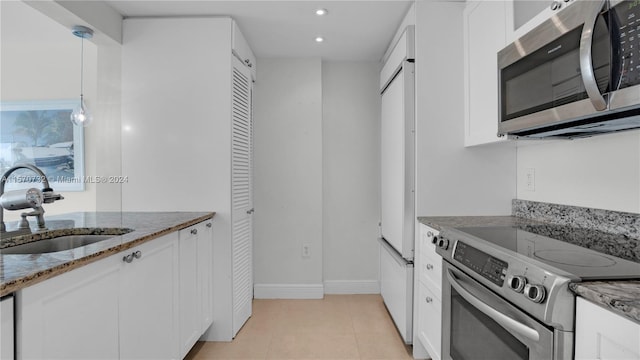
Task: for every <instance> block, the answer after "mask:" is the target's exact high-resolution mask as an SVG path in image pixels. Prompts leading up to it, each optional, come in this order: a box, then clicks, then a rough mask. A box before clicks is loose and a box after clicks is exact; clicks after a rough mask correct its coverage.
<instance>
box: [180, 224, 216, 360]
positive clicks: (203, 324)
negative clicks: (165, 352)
mask: <svg viewBox="0 0 640 360" xmlns="http://www.w3.org/2000/svg"><path fill="white" fill-rule="evenodd" d="M211 228H212V222H211V221H206V222H203V223H200V224H196V225H193V226H191V227H188V228H186V229H183V230H180V301H179V304H180V309H179V311H178V313H179V317H180V322H179V323H180V358H184V357H185V356H186V355H187V353H188V352H189V350H190V349H191V348H192V347H193V345H194V344H195V343H196V341H198V339H199V338H200V336H201V335H202V334H203V333H204V332H205V331H206V330H207V329H208V328H209V326H210V325H211V322H212V304H213V303H212V292H211V290H212V286H213V284H212V275H211V269H212V265H213V263H212V259H211V258H212V246H213V244H212V241H213V238H212V231H211Z"/></svg>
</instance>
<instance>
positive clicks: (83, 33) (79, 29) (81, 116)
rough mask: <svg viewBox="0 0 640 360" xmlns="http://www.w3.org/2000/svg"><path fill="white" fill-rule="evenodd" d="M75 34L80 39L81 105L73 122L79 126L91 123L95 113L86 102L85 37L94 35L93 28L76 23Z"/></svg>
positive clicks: (76, 110) (73, 29)
mask: <svg viewBox="0 0 640 360" xmlns="http://www.w3.org/2000/svg"><path fill="white" fill-rule="evenodd" d="M71 32H72V33H73V35H75V36H77V37H79V38H80V39H81V40H80V43H81V45H80V105H78V106H77V107H76V108H75V109H73V112H72V113H71V122H73V124H74V125H78V126H87V125H89V124H91V121H92V120H93V115H91V112H89V109H88V108H87V105H86V104H85V103H84V86H83V85H84V84H83V80H84V39H91V38H92V37H93V30H91V29H90V28H88V27H86V26H81V25H76V26H74V27H73V28H71Z"/></svg>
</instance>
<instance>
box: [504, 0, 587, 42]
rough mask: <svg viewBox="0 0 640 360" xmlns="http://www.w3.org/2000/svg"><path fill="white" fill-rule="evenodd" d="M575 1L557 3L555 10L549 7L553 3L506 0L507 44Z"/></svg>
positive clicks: (535, 0) (567, 0) (533, 0)
mask: <svg viewBox="0 0 640 360" xmlns="http://www.w3.org/2000/svg"><path fill="white" fill-rule="evenodd" d="M574 2H575V0H566V1H564V0H563V1H557V2H556V3H557V4H558V5H559V6H560V7H559V8H557V9H554V8H552V7H551V5H552V3H554V1H552V0H548V1H538V0H507V1H506V4H507V8H506V11H507V13H506V15H507V17H506V19H507V43H512V42H514V41H516V40H517V39H518V38H520V37H521V36H522V35H524V34H526V33H528V32H529V31H531V30H532V29H534V28H535V27H536V26H538V25H540V24H542V23H543V22H544V21H546V20H548V19H549V18H551V16H553V15H554V14H557V13H558V12H559V11H562V10H564V9H566V8H567V7H568V6H571V5H572V4H573V3H574Z"/></svg>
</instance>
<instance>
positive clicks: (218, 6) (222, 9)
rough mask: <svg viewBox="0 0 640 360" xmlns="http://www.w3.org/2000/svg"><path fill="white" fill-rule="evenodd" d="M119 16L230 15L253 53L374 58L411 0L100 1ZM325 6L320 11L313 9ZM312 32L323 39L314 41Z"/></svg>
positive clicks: (339, 58) (333, 57)
mask: <svg viewBox="0 0 640 360" xmlns="http://www.w3.org/2000/svg"><path fill="white" fill-rule="evenodd" d="M105 2H106V3H107V4H109V5H110V6H111V7H113V8H114V9H115V10H116V11H118V12H119V13H120V14H122V15H123V17H125V18H128V17H145V16H153V17H156V16H210V15H218V16H222V15H226V16H231V17H232V18H233V19H235V20H236V21H237V22H238V26H239V27H240V29H241V31H242V33H243V35H244V36H245V38H246V39H247V41H248V42H249V45H250V46H251V49H252V50H253V52H254V53H255V55H256V56H257V57H263V58H278V57H285V58H292V57H293V58H295V57H321V58H322V59H323V60H328V61H379V60H380V59H381V58H382V56H383V54H384V52H385V50H386V48H387V46H388V45H389V42H390V41H391V39H392V38H393V36H394V34H395V31H396V29H397V27H398V26H399V25H400V23H401V22H402V20H403V18H404V16H405V14H406V13H407V11H408V9H409V7H410V5H411V3H413V0H355V1H348V0H328V1H327V0H325V1H316V0H289V1H271V0H253V1H249V0H235V1H218V0H199V1H176V0H174V1H171V0H169V1H167V0H130V1H126V0H125V1H123V0H105ZM318 8H324V9H327V10H328V14H327V15H325V16H317V15H315V10H316V9H318ZM317 36H322V37H324V39H325V41H324V42H322V43H316V42H315V41H314V39H315V38H316V37H317Z"/></svg>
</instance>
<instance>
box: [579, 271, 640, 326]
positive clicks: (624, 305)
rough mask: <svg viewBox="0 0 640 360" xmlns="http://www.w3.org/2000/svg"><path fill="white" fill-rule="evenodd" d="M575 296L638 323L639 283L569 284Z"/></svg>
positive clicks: (639, 307) (599, 282)
mask: <svg viewBox="0 0 640 360" xmlns="http://www.w3.org/2000/svg"><path fill="white" fill-rule="evenodd" d="M569 288H571V290H573V292H575V293H576V294H578V295H580V296H582V297H583V298H585V299H587V300H590V301H591V302H593V303H595V304H598V305H600V306H603V307H605V308H607V309H609V310H611V311H613V312H614V313H616V314H619V315H622V316H624V317H626V318H628V319H631V320H634V321H635V322H637V323H640V281H593V282H583V283H575V284H570V285H569Z"/></svg>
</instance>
